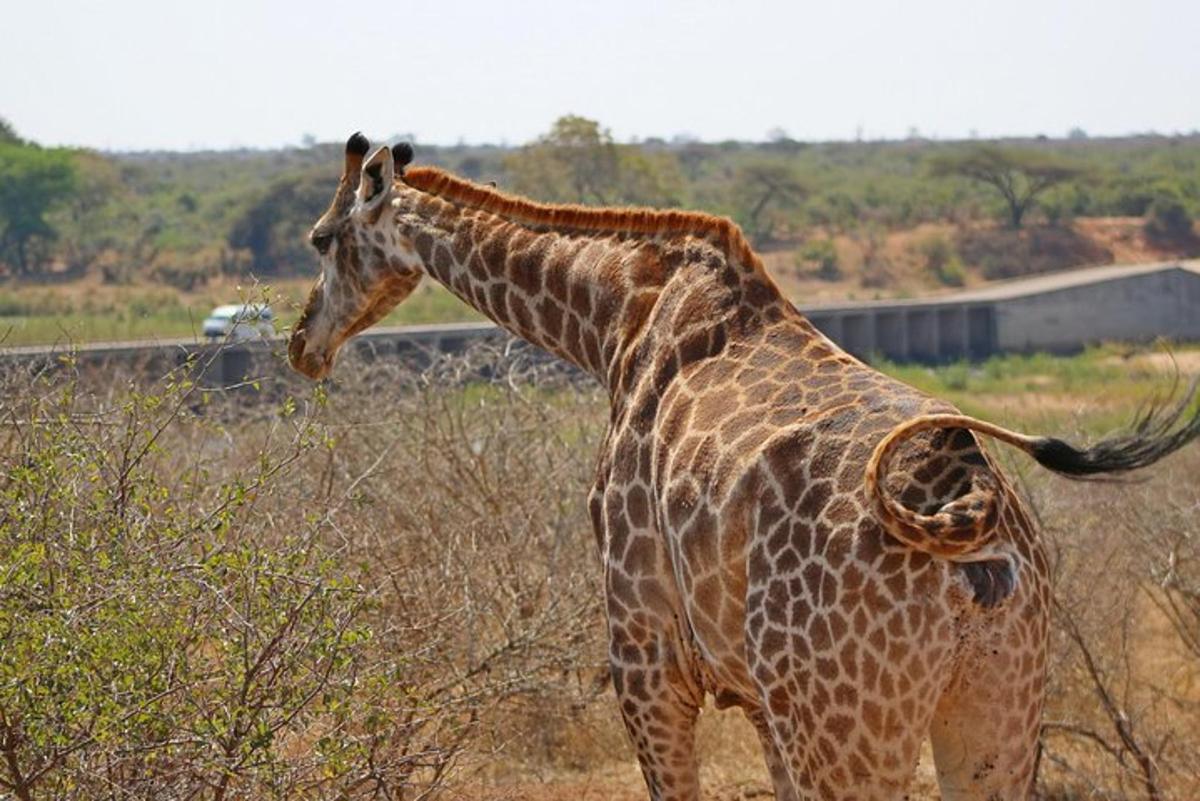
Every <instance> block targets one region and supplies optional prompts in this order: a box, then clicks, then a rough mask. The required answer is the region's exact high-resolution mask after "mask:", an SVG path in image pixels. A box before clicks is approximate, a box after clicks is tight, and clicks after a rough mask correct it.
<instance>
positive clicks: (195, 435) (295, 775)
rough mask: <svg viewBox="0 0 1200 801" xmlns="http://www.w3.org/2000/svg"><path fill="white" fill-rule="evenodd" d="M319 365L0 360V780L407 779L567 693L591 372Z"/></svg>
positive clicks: (148, 783)
mask: <svg viewBox="0 0 1200 801" xmlns="http://www.w3.org/2000/svg"><path fill="white" fill-rule="evenodd" d="M339 375H340V376H343V377H345V378H344V379H341V380H339V382H338V383H337V384H335V385H333V386H331V387H328V388H325V387H318V388H316V389H315V390H314V389H311V388H309V387H307V386H305V385H303V384H301V383H299V382H296V381H294V380H292V379H281V380H279V381H277V382H274V383H273V385H272V386H270V387H268V389H269V390H270V391H267V392H263V393H255V392H253V391H252V390H249V389H247V388H243V389H242V390H240V391H236V392H222V391H213V390H209V389H203V388H202V386H201V385H202V383H203V382H197V381H194V378H195V374H194V372H187V371H176V372H174V373H172V374H171V375H169V376H167V377H165V378H164V379H162V380H160V381H156V382H145V381H139V380H136V379H126V378H121V377H115V376H113V375H112V374H109V375H107V376H95V377H94V378H89V377H81V376H80V375H79V374H78V373H77V372H74V371H72V370H70V369H61V370H51V371H43V372H42V373H40V374H38V375H37V376H34V377H33V380H32V381H31V380H30V376H29V375H27V374H16V373H13V374H10V375H8V376H5V377H4V378H3V379H0V383H2V386H0V475H3V476H4V480H3V483H2V484H0V493H2V494H0V577H3V581H2V583H0V795H4V794H10V795H12V796H13V797H15V798H19V799H22V801H32V800H33V799H85V798H86V799H91V798H101V797H103V798H121V799H126V798H155V799H175V798H180V799H182V798H200V797H203V798H212V799H230V798H339V799H343V798H344V799H350V798H380V799H401V798H403V799H408V798H423V797H427V796H428V795H430V794H431V793H435V792H437V791H438V790H440V789H442V788H444V787H445V786H447V784H448V783H450V782H452V781H453V779H454V777H455V775H457V774H456V771H461V769H462V768H463V767H464V766H467V765H469V764H470V763H471V759H470V758H471V757H478V756H480V755H482V753H483V752H484V751H485V750H488V749H495V748H497V747H501V746H503V745H504V743H505V741H506V739H507V737H506V730H505V729H503V725H504V722H505V720H507V719H508V718H509V717H511V715H512V714H513V712H512V710H513V709H516V708H518V707H519V706H520V705H521V704H522V703H524V704H529V703H536V702H537V701H538V700H539V699H543V698H544V697H545V696H547V695H548V694H553V695H554V696H555V697H560V698H561V697H564V696H567V697H569V696H570V695H571V694H572V693H574V694H575V695H577V696H578V697H579V698H580V699H582V701H584V702H585V701H586V700H587V699H589V698H590V697H592V696H593V695H594V694H595V692H596V689H597V682H596V675H597V671H598V668H599V665H600V662H601V659H602V654H603V649H602V647H600V645H599V635H600V634H601V632H602V626H601V624H600V619H599V614H600V613H599V608H600V607H599V598H600V595H599V592H598V590H597V588H596V586H595V585H596V580H597V579H598V577H599V571H598V570H597V569H596V567H595V561H596V557H595V555H594V552H595V547H594V544H593V543H592V538H591V535H590V533H589V526H588V523H587V518H586V514H585V512H584V503H583V491H582V490H583V487H585V486H586V482H587V479H588V478H589V477H590V472H591V468H592V455H591V454H592V453H593V451H594V443H595V439H596V436H597V431H598V425H597V424H598V422H599V421H602V419H603V417H602V415H600V414H599V413H598V412H599V410H600V408H601V402H600V399H599V397H598V395H597V394H596V393H595V392H594V391H592V390H590V389H587V390H581V389H579V388H577V387H576V386H574V385H573V384H572V383H571V381H570V380H569V379H566V378H564V377H562V376H561V375H556V376H551V377H550V379H549V380H548V381H546V380H542V379H543V376H542V375H540V374H539V373H537V371H536V370H535V369H533V368H531V367H529V366H528V365H526V366H521V365H520V364H519V363H518V364H516V365H514V363H513V361H512V360H511V359H508V360H506V359H503V358H501V357H499V356H498V355H496V354H494V353H490V354H479V353H476V354H473V355H471V356H470V357H466V358H459V359H451V360H446V361H441V362H439V363H438V364H437V365H436V367H435V368H432V369H430V370H427V371H425V372H423V373H415V372H409V371H405V370H402V369H401V368H398V367H386V366H384V365H381V364H378V363H376V364H373V365H370V367H369V368H367V367H365V366H364V365H362V364H358V365H343V366H342V369H341V370H340V371H339ZM480 375H491V376H492V380H489V381H481V380H480V379H479V376H480ZM535 382H536V387H537V388H534V387H535Z"/></svg>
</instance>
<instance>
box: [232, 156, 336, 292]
mask: <svg viewBox="0 0 1200 801" xmlns="http://www.w3.org/2000/svg"><path fill="white" fill-rule="evenodd" d="M326 172H327V171H326ZM332 193H333V187H332V186H331V182H330V180H329V176H328V175H326V174H325V172H321V173H315V172H314V173H309V174H307V175H300V176H289V177H287V178H283V179H280V180H279V181H277V182H275V183H274V184H273V185H272V186H271V187H270V188H269V189H268V190H267V191H266V193H264V194H262V195H261V196H259V197H258V198H257V199H256V200H254V201H252V202H251V203H250V204H249V205H248V206H247V207H246V208H245V210H244V211H243V212H242V213H241V214H240V215H238V217H237V218H236V219H234V221H233V225H232V227H231V228H230V232H229V244H230V245H231V246H232V247H233V248H235V249H237V250H243V249H244V250H246V251H248V252H249V253H250V259H251V267H252V268H253V269H254V271H255V272H256V273H258V274H259V275H277V274H280V273H286V272H291V273H295V272H301V273H303V272H309V271H311V270H312V269H314V268H315V257H314V256H313V253H312V248H310V247H308V245H307V243H306V240H305V238H304V233H305V231H306V230H307V228H308V226H310V225H312V223H313V221H314V220H315V219H317V217H319V216H320V215H321V212H323V211H324V210H325V206H326V205H327V204H328V202H329V195H330V194H332Z"/></svg>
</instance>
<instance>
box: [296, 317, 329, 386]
mask: <svg viewBox="0 0 1200 801" xmlns="http://www.w3.org/2000/svg"><path fill="white" fill-rule="evenodd" d="M306 345H307V339H306V337H305V335H304V329H303V328H297V329H296V330H295V331H293V332H292V337H291V339H289V340H288V362H289V363H290V364H291V365H292V369H293V370H295V371H296V372H298V373H300V374H301V375H304V376H306V377H307V378H311V379H312V380H314V381H319V380H321V379H322V378H324V377H325V376H327V375H329V371H330V370H331V369H333V354H332V353H328V352H326V353H322V352H317V351H314V350H309V349H308V348H307V347H306Z"/></svg>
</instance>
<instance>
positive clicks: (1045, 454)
mask: <svg viewBox="0 0 1200 801" xmlns="http://www.w3.org/2000/svg"><path fill="white" fill-rule="evenodd" d="M1198 393H1200V379H1197V381H1196V382H1194V383H1193V384H1192V386H1191V389H1189V390H1188V391H1187V392H1186V393H1184V396H1183V398H1182V399H1181V400H1180V401H1179V402H1178V403H1176V404H1174V405H1171V406H1165V405H1163V404H1158V403H1152V404H1150V406H1149V407H1148V408H1147V409H1146V411H1145V412H1144V413H1143V414H1142V415H1141V416H1140V417H1139V418H1138V420H1137V422H1135V423H1134V425H1133V426H1132V427H1131V429H1130V430H1129V431H1127V432H1124V433H1120V434H1116V435H1114V436H1111V437H1109V438H1107V439H1103V440H1101V441H1100V442H1097V443H1096V444H1095V445H1093V446H1092V447H1090V448H1085V449H1083V450H1080V449H1079V448H1076V447H1074V446H1072V445H1069V444H1067V443H1066V442H1063V441H1062V440H1061V439H1054V438H1053V437H1045V438H1042V439H1039V440H1037V441H1036V442H1035V443H1034V444H1033V447H1032V451H1031V453H1032V456H1033V458H1034V459H1037V461H1038V463H1039V464H1041V465H1042V466H1043V467H1047V468H1049V469H1050V470H1053V471H1055V472H1056V473H1061V474H1063V475H1065V476H1070V477H1073V478H1088V477H1090V476H1097V475H1100V474H1103V473H1127V472H1129V471H1130V470H1137V469H1138V468H1141V467H1146V466H1148V465H1152V464H1154V463H1155V462H1157V461H1158V460H1159V459H1161V458H1163V457H1164V456H1166V455H1168V454H1170V453H1174V452H1175V451H1177V450H1179V449H1180V448H1182V447H1183V446H1184V445H1187V444H1188V443H1189V442H1191V441H1192V440H1194V439H1196V438H1198V437H1200V403H1197V395H1198Z"/></svg>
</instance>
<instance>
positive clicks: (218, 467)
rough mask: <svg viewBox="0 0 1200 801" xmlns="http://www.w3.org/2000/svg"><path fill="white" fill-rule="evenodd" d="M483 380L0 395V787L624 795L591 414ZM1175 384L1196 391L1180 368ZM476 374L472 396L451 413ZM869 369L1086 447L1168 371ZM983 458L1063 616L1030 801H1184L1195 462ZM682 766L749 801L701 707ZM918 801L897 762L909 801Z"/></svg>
mask: <svg viewBox="0 0 1200 801" xmlns="http://www.w3.org/2000/svg"><path fill="white" fill-rule="evenodd" d="M496 359H497V357H496V356H495V355H494V354H488V353H476V354H470V355H468V356H465V357H462V358H461V359H455V360H451V361H450V362H448V363H447V364H444V365H441V366H440V367H439V368H438V369H436V370H433V371H431V372H430V373H428V374H426V375H415V374H411V373H406V372H403V371H401V370H399V369H398V368H392V367H389V366H387V365H383V364H381V363H378V362H376V363H374V364H373V365H372V367H371V369H370V370H365V369H363V365H362V364H361V363H359V362H358V361H357V357H354V356H353V355H348V357H347V359H346V360H345V362H344V363H342V364H341V365H339V368H338V375H337V381H336V389H335V390H334V391H331V392H328V393H327V392H326V391H324V390H323V389H320V388H318V389H314V388H313V387H312V386H311V385H309V384H306V383H305V382H303V381H301V380H299V379H298V378H295V377H294V376H290V375H287V374H286V373H284V374H283V377H282V378H271V379H270V383H269V385H267V384H265V385H264V386H265V387H266V389H265V390H264V392H263V394H262V395H260V396H256V395H254V394H253V393H248V394H247V393H240V394H231V395H225V394H223V393H219V392H217V393H206V392H200V391H198V390H196V389H195V388H194V387H191V386H190V385H188V384H187V383H186V382H182V381H179V380H170V381H158V382H149V383H147V382H146V381H144V380H138V381H131V382H129V383H126V382H125V381H123V380H122V379H121V378H120V376H115V377H114V376H111V375H105V376H103V377H101V379H102V380H100V381H94V380H93V379H92V378H89V377H87V376H81V377H79V378H78V379H77V380H73V379H72V377H71V376H69V375H67V374H65V373H59V374H47V375H43V376H42V377H40V378H39V379H37V380H36V381H34V382H33V383H32V385H31V383H30V381H29V379H28V377H27V376H19V375H10V376H0V421H2V422H0V474H3V475H5V476H6V477H7V480H6V483H5V484H4V485H3V487H0V574H2V575H4V576H5V585H4V592H3V593H0V642H3V645H4V647H3V648H0V711H4V713H5V715H6V716H7V717H6V718H4V719H0V727H3V726H5V725H9V730H8V734H11V733H12V731H13V729H12V726H11V724H5V723H4V722H3V721H5V720H7V721H12V720H16V719H18V718H17V717H15V715H14V710H15V714H16V715H19V716H20V720H22V721H23V724H22V725H23V728H22V729H21V731H22V737H23V739H20V740H14V739H12V738H11V737H10V738H9V740H8V741H9V742H16V743H17V746H16V747H15V748H11V749H10V750H11V751H12V757H13V760H15V761H12V760H8V759H6V760H0V782H7V783H8V784H9V785H10V786H11V785H12V784H13V782H14V776H13V773H12V766H13V765H18V766H25V767H26V768H29V767H30V766H38V765H41V766H45V767H46V770H45V771H44V772H43V773H41V774H40V778H39V779H38V782H37V784H36V786H33V787H32V788H31V789H30V791H29V796H28V797H30V798H32V799H37V800H39V801H40V799H50V798H54V799H63V800H64V801H75V799H83V798H94V797H99V796H102V795H105V794H112V793H113V792H114V788H120V790H121V792H123V793H124V794H126V795H128V796H130V797H156V798H162V799H175V798H184V797H189V794H191V795H204V796H205V797H207V796H208V795H209V794H211V791H212V788H213V787H218V786H221V787H225V788H226V789H225V791H224V792H225V795H224V796H223V797H225V798H233V797H238V798H241V797H254V798H264V799H266V798H270V799H275V798H278V799H283V798H347V799H358V798H364V799H365V798H375V797H389V796H387V795H384V794H383V790H381V789H380V788H382V787H387V788H391V789H390V790H388V792H390V793H391V796H390V797H397V798H399V797H418V796H419V794H420V793H421V792H423V791H424V790H425V789H429V788H431V787H432V788H439V787H440V788H442V789H443V791H444V792H443V797H446V798H458V799H468V800H469V801H484V799H487V800H488V801H491V799H498V798H506V799H534V801H539V800H540V801H551V799H561V798H580V799H595V800H596V801H599V800H600V799H631V800H632V799H642V798H644V797H645V796H644V793H645V791H644V788H643V786H642V782H641V777H640V775H639V773H638V770H637V768H636V765H635V762H634V759H633V755H632V751H631V749H630V748H629V746H628V745H627V744H626V742H625V739H624V733H623V731H622V727H621V724H620V722H619V719H618V715H617V710H616V705H615V702H614V700H613V697H612V692H611V688H610V687H609V684H608V682H607V680H606V675H607V673H606V669H605V667H604V661H605V660H604V643H603V636H602V632H603V622H602V608H603V606H602V597H601V570H600V566H599V564H598V562H597V558H596V553H595V544H594V542H593V540H592V536H591V533H590V527H589V524H588V521H587V514H586V510H585V504H584V497H585V493H586V487H587V486H588V482H589V479H590V476H591V472H592V470H593V468H594V462H593V460H594V453H595V449H596V447H598V442H599V440H600V437H601V435H602V431H603V426H604V423H605V420H606V417H607V415H606V406H605V401H604V398H603V394H602V393H601V392H600V391H599V390H598V389H595V388H592V387H590V386H580V385H577V384H574V383H571V382H570V381H568V380H566V379H564V378H562V377H561V376H556V375H555V374H545V375H540V374H531V373H527V372H522V373H518V374H512V373H508V372H506V368H503V366H502V364H503V363H502V362H498V361H495V360H496ZM1174 359H1175V362H1176V363H1177V364H1178V367H1179V370H1180V371H1181V372H1182V373H1183V374H1185V375H1195V374H1197V373H1200V351H1197V350H1182V351H1179V352H1177V353H1176V354H1174ZM479 361H484V362H487V363H488V364H489V365H491V366H493V368H495V369H496V370H497V372H498V374H499V375H500V378H499V379H498V380H497V381H496V382H494V383H492V384H488V385H474V386H468V387H467V388H465V389H464V388H462V386H461V384H460V383H458V379H457V376H461V375H462V374H463V370H464V369H465V368H466V367H469V366H472V364H469V363H474V362H479ZM475 366H477V365H475ZM883 368H884V369H885V370H886V371H888V372H890V373H892V374H894V375H896V376H898V377H900V378H902V379H903V380H905V381H908V382H910V383H913V384H915V385H917V386H920V387H921V388H923V389H925V390H927V391H930V392H932V393H934V394H937V395H940V396H942V397H946V398H949V399H951V400H953V401H954V402H956V403H958V404H960V405H961V406H962V407H963V408H964V409H966V410H968V411H970V412H972V413H976V414H981V415H985V416H987V417H989V418H990V419H994V420H998V421H1001V422H1004V423H1006V424H1009V425H1012V426H1016V427H1019V428H1022V429H1025V430H1029V431H1036V432H1039V433H1052V434H1056V435H1064V436H1069V437H1083V438H1088V437H1091V436H1094V435H1095V434H1096V433H1098V432H1102V431H1106V430H1109V429H1111V428H1112V427H1114V426H1116V425H1119V424H1121V423H1123V422H1127V421H1128V420H1129V419H1130V417H1131V415H1132V414H1133V412H1134V411H1135V410H1136V408H1137V406H1138V404H1139V403H1140V402H1141V401H1143V400H1146V399H1148V398H1151V397H1153V396H1154V395H1155V394H1156V393H1161V392H1162V391H1163V390H1164V389H1165V388H1167V387H1169V386H1170V384H1171V383H1172V380H1173V379H1172V375H1173V373H1172V369H1171V360H1170V359H1169V358H1167V357H1164V356H1163V354H1162V352H1160V351H1155V350H1153V349H1141V350H1133V349H1121V348H1117V347H1106V348H1100V349H1095V350H1092V351H1088V352H1086V353H1084V354H1081V355H1078V356H1075V357H1070V358H1061V357H1049V356H1029V357H1004V358H1000V359H994V360H991V361H988V362H985V363H982V364H979V365H949V366H945V367H940V368H924V367H913V366H897V365H883ZM1004 461H1005V462H1007V463H1009V464H1010V465H1012V466H1013V467H1014V468H1017V470H1018V472H1019V474H1020V475H1021V476H1022V477H1023V480H1022V482H1021V483H1022V486H1023V487H1024V488H1025V491H1026V492H1028V493H1029V495H1030V497H1031V500H1032V501H1033V503H1034V505H1035V507H1036V508H1037V510H1038V512H1039V516H1040V518H1041V520H1042V523H1043V528H1044V532H1045V533H1044V536H1045V537H1046V539H1047V542H1048V544H1049V545H1050V547H1051V551H1052V553H1053V554H1054V564H1055V576H1056V583H1057V584H1056V586H1057V590H1056V592H1057V597H1058V599H1059V603H1060V610H1061V611H1060V613H1059V614H1058V616H1057V617H1056V626H1055V631H1054V636H1053V643H1052V654H1053V658H1052V668H1051V686H1050V690H1049V695H1048V704H1049V706H1048V710H1047V716H1046V719H1047V721H1048V722H1049V723H1050V724H1052V725H1051V727H1049V728H1048V729H1047V733H1046V737H1045V743H1044V748H1045V750H1044V755H1043V760H1042V770H1041V779H1040V784H1039V790H1040V793H1041V795H1040V796H1039V797H1041V798H1046V799H1055V800H1056V801H1076V800H1078V801H1083V799H1093V798H1106V799H1110V798H1111V799H1118V798H1143V797H1147V793H1146V791H1145V787H1144V783H1143V782H1142V780H1141V779H1140V778H1139V773H1138V769H1137V764H1138V763H1137V760H1136V758H1135V756H1136V753H1137V751H1136V749H1143V750H1144V751H1145V752H1146V753H1150V754H1151V755H1152V756H1153V764H1154V765H1155V766H1156V767H1155V771H1156V772H1155V774H1154V777H1153V778H1154V781H1155V782H1156V786H1157V788H1158V790H1157V793H1158V794H1157V795H1156V796H1155V797H1156V798H1161V799H1163V801H1190V799H1194V798H1196V797H1197V791H1198V790H1200V775H1198V767H1197V766H1200V736H1198V735H1197V732H1200V649H1197V648H1196V647H1195V644H1196V643H1200V617H1188V614H1189V612H1188V611H1187V609H1188V607H1186V605H1185V606H1182V607H1179V606H1172V603H1173V602H1184V603H1185V602H1186V599H1187V598H1188V597H1189V596H1188V595H1187V593H1188V592H1192V593H1193V595H1192V596H1190V597H1193V598H1200V529H1197V520H1196V515H1195V509H1196V508H1200V494H1198V490H1197V487H1196V482H1195V480H1194V479H1195V476H1196V475H1197V474H1200V449H1198V448H1192V449H1191V451H1190V452H1188V453H1184V454H1179V455H1177V456H1176V457H1173V458H1172V459H1170V460H1168V461H1167V462H1165V463H1163V464H1162V465H1160V466H1157V467H1156V468H1154V469H1153V470H1151V471H1148V474H1147V475H1146V476H1145V478H1146V480H1145V481H1144V482H1141V483H1135V484H1129V485H1113V484H1075V483H1071V482H1067V481H1065V480H1062V479H1058V478H1056V477H1053V476H1048V475H1047V474H1046V473H1045V472H1044V471H1038V470H1036V469H1033V468H1031V466H1030V465H1029V464H1028V462H1027V461H1025V460H1022V459H1019V458H1017V457H1016V456H1015V455H1014V454H1012V453H1006V454H1005V456H1004ZM1180 610H1182V611H1180ZM1071 632H1075V633H1077V634H1078V635H1079V639H1078V640H1076V639H1073V638H1072V637H1071V636H1069V635H1070V634H1071ZM1189 636H1190V637H1192V638H1193V639H1190V640H1189V639H1188V637H1189ZM1080 643H1082V646H1081V645H1080ZM1083 648H1086V649H1088V650H1087V651H1086V653H1087V656H1088V658H1085V657H1084V653H1085V652H1084V650H1082V649H1083ZM1089 659H1090V664H1091V665H1093V666H1094V667H1095V668H1096V670H1095V671H1090V670H1089V667H1088V665H1089ZM1097 682H1099V685H1098V683H1097ZM1101 689H1103V691H1104V692H1105V693H1106V694H1107V697H1108V698H1110V699H1111V700H1112V703H1113V704H1114V706H1115V708H1116V709H1117V710H1118V711H1119V713H1120V717H1119V718H1118V719H1117V721H1116V723H1115V722H1114V719H1113V717H1112V716H1110V715H1109V714H1108V713H1107V712H1106V711H1105V707H1104V706H1103V705H1102V704H1101V703H1100V702H1099V701H1098V698H1099V697H1100V690H1101ZM131 720H133V721H136V722H137V725H129V721H131ZM1117 724H1119V725H1120V726H1121V727H1123V729H1122V732H1123V734H1122V733H1121V732H1118V728H1117ZM3 741H4V738H3V737H0V742H3ZM699 745H700V753H701V757H702V760H703V772H702V776H703V779H704V781H705V783H706V793H707V795H706V797H709V798H717V799H722V801H734V800H735V799H738V800H739V801H740V800H741V799H748V798H763V797H767V796H768V795H769V790H768V788H769V782H768V780H767V776H766V772H765V770H764V768H763V767H762V763H761V758H760V756H759V753H758V748H757V744H756V742H755V737H754V735H753V732H752V730H751V728H750V727H749V725H748V724H746V723H745V721H744V720H742V719H741V716H740V713H739V712H737V711H735V710H726V711H717V710H715V709H708V710H706V711H705V712H704V714H703V715H702V716H701V726H700V734H699ZM22 775H29V770H28V769H27V770H26V771H25V773H23V774H22ZM0 792H2V791H0ZM936 797H937V793H936V789H935V785H934V779H933V774H932V770H931V765H930V764H929V762H928V760H925V762H924V763H923V764H922V765H921V767H920V769H919V771H918V775H917V780H916V784H915V785H914V788H913V792H912V794H911V795H910V798H912V799H913V801H927V800H931V799H933V798H936Z"/></svg>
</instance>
